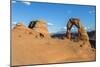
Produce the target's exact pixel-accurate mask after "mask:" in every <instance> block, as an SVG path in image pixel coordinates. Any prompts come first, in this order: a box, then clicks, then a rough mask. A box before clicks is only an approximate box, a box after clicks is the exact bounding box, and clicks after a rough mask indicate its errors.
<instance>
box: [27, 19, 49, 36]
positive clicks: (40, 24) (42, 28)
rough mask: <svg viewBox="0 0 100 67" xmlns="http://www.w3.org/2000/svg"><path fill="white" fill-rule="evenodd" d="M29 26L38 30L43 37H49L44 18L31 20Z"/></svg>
mask: <svg viewBox="0 0 100 67" xmlns="http://www.w3.org/2000/svg"><path fill="white" fill-rule="evenodd" d="M28 27H29V28H30V29H33V30H35V31H36V32H38V33H39V34H40V36H41V37H49V33H48V29H47V24H46V22H45V21H43V20H36V21H31V22H30V24H29V26H28Z"/></svg>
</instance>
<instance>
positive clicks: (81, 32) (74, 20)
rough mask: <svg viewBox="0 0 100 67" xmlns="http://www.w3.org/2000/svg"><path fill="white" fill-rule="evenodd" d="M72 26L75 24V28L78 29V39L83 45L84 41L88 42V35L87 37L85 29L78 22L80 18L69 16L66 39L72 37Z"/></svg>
mask: <svg viewBox="0 0 100 67" xmlns="http://www.w3.org/2000/svg"><path fill="white" fill-rule="evenodd" d="M73 26H76V28H77V29H78V40H82V41H83V45H84V44H85V43H86V42H89V37H88V34H87V31H86V30H85V28H84V27H83V25H82V24H81V22H80V19H78V18H70V19H69V21H68V23H67V32H66V37H67V38H68V39H71V37H72V35H71V29H72V27H73Z"/></svg>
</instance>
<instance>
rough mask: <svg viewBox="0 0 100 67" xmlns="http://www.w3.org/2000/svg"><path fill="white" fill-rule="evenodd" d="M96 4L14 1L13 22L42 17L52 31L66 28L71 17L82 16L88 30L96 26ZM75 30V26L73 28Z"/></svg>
mask: <svg viewBox="0 0 100 67" xmlns="http://www.w3.org/2000/svg"><path fill="white" fill-rule="evenodd" d="M95 15H96V14H95V6H82V5H72V4H54V3H52V4H51V3H39V2H19V1H12V24H16V23H18V22H23V23H24V24H25V25H26V26H28V24H29V23H30V21H31V20H38V19H42V20H45V21H46V23H47V24H48V30H49V32H50V33H56V32H60V31H65V30H66V24H67V22H68V19H69V18H72V17H73V18H80V20H81V23H82V24H83V25H84V26H85V28H86V29H87V30H92V29H94V28H95V23H96V22H95ZM72 30H74V28H73V29H72Z"/></svg>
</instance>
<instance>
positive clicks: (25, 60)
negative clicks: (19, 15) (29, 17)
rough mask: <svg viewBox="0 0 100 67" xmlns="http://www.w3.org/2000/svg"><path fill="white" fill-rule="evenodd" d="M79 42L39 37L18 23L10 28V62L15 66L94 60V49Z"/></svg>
mask: <svg viewBox="0 0 100 67" xmlns="http://www.w3.org/2000/svg"><path fill="white" fill-rule="evenodd" d="M81 44H82V42H81V41H79V42H73V41H70V40H68V39H66V38H65V39H58V38H51V37H47V38H46V37H44V38H41V37H40V36H39V34H38V33H36V32H35V31H33V30H31V29H29V28H27V27H25V26H24V25H19V26H16V27H14V28H13V29H12V45H11V49H12V52H11V62H12V63H11V64H12V66H15V65H29V64H48V63H50V64H51V63H63V62H78V61H95V60H96V50H95V49H94V48H90V47H87V48H86V47H81V46H80V45H81ZM86 44H87V45H89V44H90V43H89V42H87V43H86Z"/></svg>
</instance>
